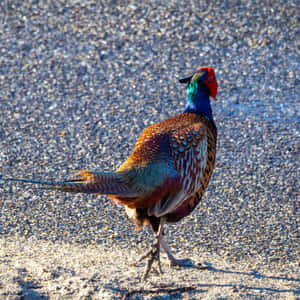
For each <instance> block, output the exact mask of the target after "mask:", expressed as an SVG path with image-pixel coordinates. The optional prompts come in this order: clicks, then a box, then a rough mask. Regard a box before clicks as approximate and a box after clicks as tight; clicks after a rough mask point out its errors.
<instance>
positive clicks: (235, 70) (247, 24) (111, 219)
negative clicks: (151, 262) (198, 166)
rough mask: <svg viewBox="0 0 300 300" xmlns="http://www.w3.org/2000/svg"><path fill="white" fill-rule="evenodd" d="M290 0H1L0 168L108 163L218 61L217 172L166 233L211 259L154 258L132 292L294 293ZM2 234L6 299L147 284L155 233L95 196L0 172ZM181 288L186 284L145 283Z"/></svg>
mask: <svg viewBox="0 0 300 300" xmlns="http://www.w3.org/2000/svg"><path fill="white" fill-rule="evenodd" d="M297 7H299V1H296V0H295V1H266V0H265V1H128V2H127V3H126V5H125V2H121V1H61V2H59V1H45V0H44V1H1V3H0V40H1V43H0V52H1V55H0V87H1V89H0V175H1V176H3V177H23V178H38V179H41V178H43V179H46V178H47V179H49V178H56V179H62V178H64V177H66V176H67V175H69V174H70V173H72V171H73V170H78V169H90V170H112V169H116V168H117V167H118V166H119V165H120V164H121V162H122V161H123V160H124V159H125V158H126V157H127V156H128V155H129V154H130V151H131V149H132V147H133V145H134V143H135V141H136V139H137V137H138V135H139V134H140V133H141V131H142V129H143V128H145V127H146V126H148V125H150V124H153V123H155V122H158V121H160V120H163V119H165V118H168V117H170V116H173V115H175V114H178V113H180V112H182V110H183V108H184V102H185V87H184V86H182V85H180V84H179V83H178V78H180V77H181V76H187V75H190V74H191V73H192V72H194V71H195V69H197V68H199V67H200V66H203V65H207V66H212V67H214V69H215V71H216V74H217V78H218V82H219V93H218V97H217V101H213V102H212V105H213V110H214V116H215V120H216V123H217V126H218V129H219V140H218V154H217V164H216V169H215V172H214V175H213V178H212V180H211V183H210V185H209V188H208V191H207V192H206V194H205V197H204V198H203V200H202V202H201V203H200V205H199V206H198V208H197V209H196V210H195V211H194V212H193V214H192V215H190V216H189V217H187V218H185V219H184V220H183V221H182V222H180V223H178V224H176V225H171V226H168V228H167V230H166V238H167V240H168V242H169V244H170V247H171V248H172V249H173V250H177V251H178V256H179V257H186V256H188V257H190V258H191V259H192V260H193V261H195V262H197V261H201V262H202V263H205V264H206V265H207V266H208V270H206V271H199V270H198V269H184V270H179V269H170V268H169V267H168V266H167V265H166V264H165V263H164V264H163V267H164V271H165V272H164V274H163V276H162V277H160V278H159V277H158V276H157V275H156V274H155V273H151V276H150V280H149V281H148V282H147V284H146V285H145V286H144V289H145V292H144V293H143V294H142V293H136V294H131V295H129V297H131V298H132V299H135V298H137V299H168V298H169V299H245V298H248V299H274V298H275V299H276V298H277V299H286V298H287V299H297V298H298V297H299V265H298V261H299V228H298V226H299V182H298V181H299V100H300V99H299V92H300V89H299V86H300V78H299V77H300V61H299V45H300V44H299V38H298V37H299V36H300V35H299V27H298V24H297V22H298V21H299V9H298V8H297ZM297 9H298V10H297ZM298 23H299V22H298ZM297 38H298V39H297ZM0 234H1V236H0V243H1V248H0V298H3V299H24V297H25V299H32V298H35V299H39V298H43V297H44V298H47V297H48V298H49V299H60V298H66V299H68V298H69V299H76V298H77V299H80V297H81V298H82V299H88V298H89V297H90V298H95V299H102V298H105V297H106V298H107V299H119V298H121V297H122V295H124V294H125V293H126V292H127V291H128V290H131V289H139V288H141V287H142V286H143V285H142V283H141V282H140V276H141V274H142V272H143V267H144V265H143V264H139V265H137V266H136V265H134V261H135V259H136V258H137V256H138V255H140V254H141V253H142V251H143V250H144V249H145V248H146V247H148V245H149V243H150V242H151V238H152V235H151V233H150V232H149V230H147V229H146V230H145V231H143V232H134V231H133V226H132V224H131V223H130V221H129V220H128V218H127V217H126V215H125V213H124V211H123V208H122V207H118V206H116V205H111V203H110V202H109V201H108V200H107V199H106V198H105V197H103V196H86V195H70V194H62V193H59V192H48V191H41V190H37V189H36V188H35V187H33V188H32V187H28V186H24V185H21V184H18V185H15V184H8V183H5V182H4V181H0ZM163 261H164V262H166V260H165V259H163ZM181 287H187V288H188V287H194V288H195V289H194V290H193V291H191V290H186V291H183V290H182V291H181V292H177V293H171V294H168V293H167V292H166V291H164V290H162V291H161V292H160V293H156V294H147V291H150V290H153V289H158V288H161V289H163V288H181ZM26 297H27V298H26Z"/></svg>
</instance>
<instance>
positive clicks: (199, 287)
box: [111, 261, 300, 299]
mask: <svg viewBox="0 0 300 300" xmlns="http://www.w3.org/2000/svg"><path fill="white" fill-rule="evenodd" d="M186 268H195V269H202V270H207V271H209V272H213V273H224V274H236V275H240V276H248V277H252V278H257V279H272V280H284V281H288V282H291V283H292V282H294V283H299V282H300V279H299V278H293V277H285V276H266V275H263V274H261V273H260V272H258V271H256V270H253V271H251V272H243V271H234V270H225V269H221V268H215V267H213V266H212V264H210V263H208V262H203V264H201V265H199V264H194V263H193V262H192V261H190V264H188V265H187V266H186ZM214 287H218V288H225V287H231V288H233V289H234V290H238V289H244V290H248V291H249V292H251V291H259V292H268V293H293V294H294V295H300V288H299V289H298V288H295V289H293V288H291V289H280V288H273V287H261V286H251V285H244V284H236V283H224V284H222V283H220V284H219V283H195V284H194V285H192V286H187V287H185V288H187V290H188V289H189V288H191V289H190V290H191V291H192V292H193V293H197V292H198V293H204V292H207V290H208V289H209V288H214ZM111 288H112V287H111ZM167 288H168V287H167V286H163V287H162V288H160V289H158V290H157V293H161V292H162V291H163V290H164V291H165V290H166V289H167ZM172 288H174V285H172ZM112 289H114V288H112ZM187 290H186V291H187ZM170 291H171V289H170ZM119 292H120V293H121V294H123V295H124V297H123V298H122V299H127V297H126V296H125V295H126V294H133V293H141V294H146V293H149V292H153V291H151V290H149V291H148V290H147V289H143V288H142V289H132V290H129V291H128V290H127V289H123V290H119Z"/></svg>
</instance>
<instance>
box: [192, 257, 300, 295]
mask: <svg viewBox="0 0 300 300" xmlns="http://www.w3.org/2000/svg"><path fill="white" fill-rule="evenodd" d="M203 264H204V266H206V270H208V271H210V272H214V273H224V274H236V275H242V276H249V277H253V278H257V279H273V280H285V281H289V282H295V283H300V279H299V278H293V277H286V276H266V275H263V274H261V273H260V272H258V271H256V270H253V271H251V272H243V271H233V270H224V269H220V268H215V267H213V266H212V264H211V263H208V262H204V263H203ZM195 267H196V268H197V265H195ZM198 286H199V287H232V288H236V287H237V284H234V283H232V284H231V283H228V284H217V283H208V284H205V283H204V284H198ZM238 287H239V288H243V289H248V290H257V291H269V292H273V293H294V295H300V288H299V289H297V288H295V289H276V288H269V287H256V286H248V285H243V284H239V285H238Z"/></svg>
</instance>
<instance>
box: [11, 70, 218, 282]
mask: <svg viewBox="0 0 300 300" xmlns="http://www.w3.org/2000/svg"><path fill="white" fill-rule="evenodd" d="M180 82H181V83H187V93H188V97H187V105H186V108H185V111H184V112H183V113H182V114H179V115H177V116H174V117H172V118H170V119H168V120H165V121H162V122H160V123H157V124H154V125H152V126H149V127H148V128H146V129H145V130H144V131H143V132H142V134H141V136H140V137H139V139H138V141H137V143H136V145H135V147H134V149H133V152H132V154H131V155H130V156H129V157H128V159H127V160H126V161H125V162H124V163H123V164H122V165H121V166H120V167H119V168H118V169H117V170H116V171H115V172H111V173H105V172H91V171H79V172H77V173H76V174H75V175H74V176H73V177H72V178H71V179H68V180H66V181H63V182H51V181H50V182H49V181H34V180H23V179H12V178H10V179H7V180H15V181H23V182H31V183H39V184H44V185H47V186H48V187H49V188H54V189H59V190H63V191H67V192H75V193H80V192H81V193H98V194H106V195H108V197H109V198H110V199H111V200H112V201H113V202H116V203H120V204H123V205H124V206H125V208H126V211H127V213H128V215H129V217H130V218H131V219H132V220H133V221H134V223H135V224H136V226H137V227H142V226H144V225H147V224H150V225H151V227H152V229H153V231H154V233H155V234H156V238H155V241H154V243H153V245H152V246H151V249H150V251H149V252H148V253H146V255H144V256H143V257H142V258H146V257H148V256H149V259H148V262H147V265H146V269H145V273H144V278H146V277H147V276H148V273H149V271H150V269H151V266H152V263H153V262H154V260H157V261H158V266H159V269H160V271H161V267H160V258H159V254H160V246H162V248H163V249H164V250H165V251H166V253H167V255H168V257H169V259H170V262H171V264H172V265H184V261H182V260H176V259H175V258H174V256H173V255H172V254H171V252H170V249H169V247H168V246H167V244H166V242H165V241H164V239H163V237H162V232H163V226H164V224H165V223H166V222H167V223H168V222H177V221H179V220H180V219H182V218H183V217H185V216H187V215H188V214H190V213H191V212H192V211H193V210H194V208H195V207H196V206H197V204H198V203H199V201H200V200H201V198H202V196H203V193H204V191H205V189H206V187H207V185H208V182H209V180H210V178H211V175H212V172H213V169H214V164H215V157H216V142H217V129H216V126H215V123H214V120H213V117H212V110H211V106H210V101H209V96H213V97H216V94H217V87H218V86H217V82H216V78H215V73H214V71H213V69H211V68H201V69H200V70H199V71H197V72H195V73H194V74H193V75H192V76H190V77H187V78H184V79H181V80H180Z"/></svg>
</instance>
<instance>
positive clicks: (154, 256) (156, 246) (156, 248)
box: [138, 219, 165, 280]
mask: <svg viewBox="0 0 300 300" xmlns="http://www.w3.org/2000/svg"><path fill="white" fill-rule="evenodd" d="M164 223H165V221H164V220H163V219H161V221H160V224H159V228H158V232H157V233H156V237H155V240H154V243H153V244H152V245H151V249H150V250H149V251H148V252H147V253H146V254H144V255H143V256H142V257H141V258H140V259H139V260H138V261H142V260H143V259H145V258H147V257H149V259H148V261H147V264H146V267H145V272H144V275H143V280H146V279H147V277H148V274H149V272H150V270H151V267H152V265H153V263H154V260H157V263H158V268H159V272H160V273H162V269H161V264H160V244H161V239H162V232H163V226H164Z"/></svg>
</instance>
